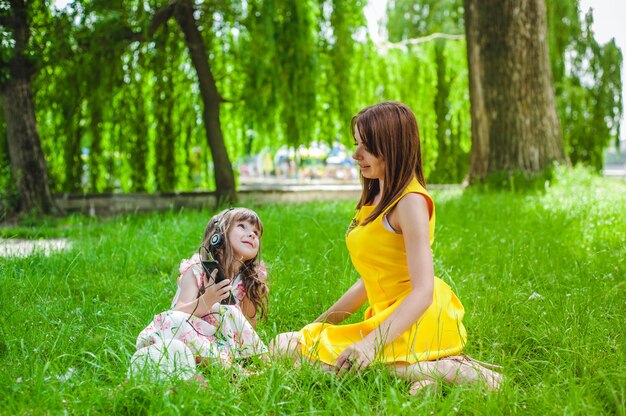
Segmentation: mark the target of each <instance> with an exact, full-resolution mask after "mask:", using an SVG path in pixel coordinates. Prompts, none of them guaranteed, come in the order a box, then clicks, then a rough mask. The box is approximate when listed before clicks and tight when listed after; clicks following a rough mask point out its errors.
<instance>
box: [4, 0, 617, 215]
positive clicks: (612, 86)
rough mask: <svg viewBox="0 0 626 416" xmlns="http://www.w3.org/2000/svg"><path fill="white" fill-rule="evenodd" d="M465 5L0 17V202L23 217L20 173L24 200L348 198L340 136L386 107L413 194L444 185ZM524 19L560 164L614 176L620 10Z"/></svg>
mask: <svg viewBox="0 0 626 416" xmlns="http://www.w3.org/2000/svg"><path fill="white" fill-rule="evenodd" d="M465 3H466V4H464V2H463V1H462V0H424V1H414V0H370V1H366V0H342V1H339V0H316V1H313V0H306V1H296V0H249V1H235V0H225V1H220V2H214V1H191V0H176V1H174V0H172V1H169V2H166V1H157V0H147V1H121V0H113V1H100V0H80V1H79V0H76V1H68V0H54V1H49V0H48V1H45V0H33V1H28V2H25V1H19V0H12V1H9V2H7V1H4V2H2V3H0V4H1V6H0V23H1V24H2V27H1V29H0V35H1V36H2V41H1V43H0V59H1V61H0V63H1V65H0V85H2V86H3V91H4V92H3V101H2V104H1V105H2V107H3V110H4V111H3V112H2V117H1V118H0V185H1V186H0V189H1V191H0V192H1V193H0V204H1V205H2V208H3V210H5V211H6V210H7V209H13V210H16V209H17V210H20V209H24V207H29V206H30V207H32V206H35V207H37V206H38V205H37V202H35V203H34V205H33V204H32V203H30V205H29V202H28V201H27V200H26V198H25V197H24V195H25V194H26V193H28V192H29V191H26V190H24V189H26V188H25V185H22V183H23V182H24V181H27V180H28V175H29V172H40V173H37V174H33V175H32V176H33V179H32V181H33V182H38V181H39V182H46V183H47V186H48V188H49V191H48V190H46V188H45V186H44V187H42V188H36V186H33V187H31V188H32V189H41V190H40V191H37V192H32V193H33V194H36V195H43V194H46V193H47V192H50V193H51V194H60V193H79V194H85V193H104V192H116V193H120V192H121V193H126V192H149V193H154V192H169V191H177V192H178V191H194V190H218V191H220V189H222V190H225V192H228V191H231V190H232V188H233V183H234V187H237V186H240V185H242V184H253V183H258V182H272V181H277V182H281V181H287V182H289V181H293V182H303V181H304V182H308V183H311V181H322V182H333V181H339V182H346V181H347V182H352V183H354V182H358V172H357V171H356V169H355V167H354V163H353V161H352V160H351V157H350V156H351V149H352V142H353V139H352V137H351V136H350V120H351V118H352V116H353V115H354V114H355V113H356V112H358V111H359V110H360V109H361V108H363V107H364V106H367V105H370V104H373V103H376V102H380V101H382V100H390V99H391V100H399V101H402V102H405V103H406V104H408V105H409V106H410V107H411V108H412V109H413V110H414V112H415V113H416V116H417V119H418V123H419V126H420V134H421V139H422V145H423V149H422V150H423V155H424V161H425V162H424V163H425V166H424V168H425V173H426V176H427V181H428V182H429V183H461V182H462V181H464V180H465V179H466V178H467V177H468V171H470V160H471V149H472V117H473V115H472V112H471V106H470V103H471V97H470V71H469V69H468V56H467V50H468V45H467V41H466V23H467V22H466V20H467V19H466V13H467V12H466V10H465V8H466V7H467V6H468V4H472V3H473V2H472V1H469V0H466V2H465ZM526 3H532V4H533V7H535V6H537V7H539V9H538V10H540V11H541V13H540V15H541V16H540V18H541V19H542V20H541V21H542V22H545V24H546V25H547V32H546V33H547V36H546V39H544V40H545V44H546V46H547V50H548V59H549V71H548V72H549V74H548V75H549V79H550V82H551V88H552V90H553V91H554V101H555V105H556V113H557V115H558V122H559V126H560V132H559V141H562V147H563V149H564V150H563V151H564V153H565V157H566V159H567V161H568V163H571V164H573V165H577V164H582V165H585V166H588V167H589V168H590V169H592V170H594V171H596V172H603V171H604V172H605V173H606V174H611V175H624V173H623V172H624V163H625V161H626V157H625V156H624V154H625V152H626V149H625V147H626V142H625V141H624V139H623V134H621V129H620V127H621V125H622V124H623V114H624V112H623V101H624V88H623V76H624V73H623V70H624V69H623V68H624V66H623V53H622V51H623V48H624V46H625V42H626V40H625V39H626V32H625V30H624V25H623V24H621V23H620V22H619V21H618V18H619V17H623V16H626V2H624V1H623V0H620V1H609V0H546V1H545V2H544V1H537V0H535V1H531V2H526ZM489 4H491V3H489ZM494 4H497V3H494ZM511 4H515V2H513V3H511ZM489 7H492V6H489V5H488V4H487V3H484V4H483V5H482V6H480V8H482V9H483V10H484V11H485V13H486V12H488V8H489ZM507 7H508V6H507ZM491 24H492V25H494V26H498V25H500V26H502V22H499V21H497V20H495V21H493V22H492V23H491ZM502 27H504V26H502ZM533 30H535V29H533ZM18 87H19V88H18ZM20 88H21V89H20ZM21 90H27V91H30V92H29V93H28V94H26V95H24V96H23V97H26V98H24V99H23V100H22V101H20V100H19V99H17V98H16V97H17V95H16V93H15V91H21ZM11 91H13V92H11ZM11 94H13V95H11ZM29 96H30V97H32V100H31V101H29V100H30V99H29V98H28V97H29ZM21 106H23V107H21ZM31 107H32V109H31ZM29 112H32V113H33V117H32V118H28V120H27V122H26V124H19V123H17V124H15V123H13V124H12V122H13V121H14V119H17V118H19V117H21V116H20V115H22V114H27V113H29ZM12 125H16V126H18V127H12ZM20 126H21V127H20ZM26 131H28V132H30V133H29V136H28V137H29V138H26V136H20V134H21V133H20V132H22V133H23V132H26ZM20 137H21V138H20ZM12 140H13V142H14V143H15V144H13V145H11V143H12ZM28 140H34V141H33V142H32V143H31V142H30V141H28ZM20 143H21V144H20ZM39 143H40V148H41V154H42V157H40V158H39V159H38V157H37V154H38V153H37V152H38V150H37V146H39ZM18 148H21V149H34V150H33V152H24V151H18V150H15V149H18ZM11 149H14V151H13V152H12V150H11ZM20 152H21V153H20ZM27 153H33V155H34V156H32V157H33V160H31V161H28V160H27V157H30V155H28V154H27ZM19 158H23V159H24V160H27V161H25V162H23V163H22V164H21V165H20V164H19V163H18V162H17V160H18V159H19ZM42 160H43V162H42ZM40 165H41V166H43V167H42V168H41V169H43V170H37V169H38V168H37V166H40ZM20 166H21V168H20ZM25 166H27V167H25ZM36 168H37V169H36ZM44 172H45V173H44ZM46 175H47V176H46ZM38 178H39V179H38ZM20 186H22V188H23V189H22V188H20ZM20 189H22V190H20ZM34 198H35V199H37V197H34ZM39 205H41V204H39ZM45 210H46V209H45V208H44V209H43V211H45Z"/></svg>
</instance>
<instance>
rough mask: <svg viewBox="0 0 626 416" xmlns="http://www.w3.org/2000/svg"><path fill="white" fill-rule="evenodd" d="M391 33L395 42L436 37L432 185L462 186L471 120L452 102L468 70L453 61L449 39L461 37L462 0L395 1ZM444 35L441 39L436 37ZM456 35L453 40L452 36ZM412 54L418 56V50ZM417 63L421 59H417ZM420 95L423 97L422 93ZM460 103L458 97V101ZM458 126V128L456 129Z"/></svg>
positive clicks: (390, 17) (389, 22) (391, 4)
mask: <svg viewBox="0 0 626 416" xmlns="http://www.w3.org/2000/svg"><path fill="white" fill-rule="evenodd" d="M387 15H388V20H387V31H388V33H389V40H390V41H391V42H400V41H406V40H407V39H409V38H423V39H425V38H426V37H427V36H433V39H432V41H431V42H432V49H433V55H434V58H433V60H434V62H433V64H434V68H435V69H436V95H435V97H434V100H433V103H432V108H433V109H434V111H435V116H436V125H435V128H434V135H435V136H436V140H437V157H436V163H435V169H434V171H433V172H432V173H431V174H430V175H429V177H428V180H429V182H433V181H434V182H443V183H455V182H456V183H458V182H461V181H462V180H463V177H464V176H465V175H466V173H467V165H468V162H467V160H468V152H467V151H464V150H463V146H462V145H461V140H462V137H461V136H462V135H461V133H460V130H465V127H466V126H462V122H461V120H462V119H465V120H467V119H468V118H469V115H468V113H469V110H468V109H467V110H466V109H464V110H466V111H463V112H462V113H461V112H456V113H455V112H454V111H453V109H452V108H451V107H452V103H451V99H453V98H455V97H454V96H453V95H452V90H453V88H454V81H455V78H457V77H459V76H463V77H464V78H466V76H465V73H464V72H465V71H466V68H465V67H464V65H463V66H460V65H455V64H456V62H454V60H453V59H451V58H450V55H451V54H454V52H455V51H454V50H452V48H451V47H450V44H449V41H448V39H446V38H450V37H453V36H455V35H457V34H458V33H459V32H460V31H461V30H462V28H463V7H462V2H461V0H445V1H442V0H424V1H421V2H419V3H416V2H415V1H413V0H392V1H390V2H389V3H388V5H387ZM436 35H440V36H441V37H438V38H436V37H434V36H436ZM451 35H452V36H451ZM409 53H411V54H412V55H417V52H416V51H415V49H414V48H410V49H409ZM415 59H417V58H415ZM420 94H423V93H422V92H420ZM456 98H457V99H458V97H456ZM455 122H456V125H455Z"/></svg>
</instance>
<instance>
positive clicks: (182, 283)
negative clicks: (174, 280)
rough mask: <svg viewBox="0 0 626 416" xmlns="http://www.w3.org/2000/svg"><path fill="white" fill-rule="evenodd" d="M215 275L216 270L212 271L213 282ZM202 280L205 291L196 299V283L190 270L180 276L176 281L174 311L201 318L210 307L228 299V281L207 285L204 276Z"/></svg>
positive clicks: (209, 310) (207, 312)
mask: <svg viewBox="0 0 626 416" xmlns="http://www.w3.org/2000/svg"><path fill="white" fill-rule="evenodd" d="M215 275H217V269H216V270H214V271H213V279H212V280H211V281H215ZM204 279H205V280H204V283H205V287H206V290H205V292H204V293H203V294H202V295H201V296H200V297H198V290H199V289H198V283H196V278H195V276H194V275H193V271H192V268H191V267H190V268H188V269H187V270H186V271H185V272H184V273H183V274H182V276H181V277H180V280H179V281H178V286H179V287H180V296H179V298H178V302H177V303H176V307H175V308H174V310H175V311H181V312H185V313H188V314H190V315H191V314H193V315H195V316H198V317H202V316H205V315H208V314H209V313H210V312H211V307H212V306H213V305H214V304H215V303H217V302H219V301H221V300H222V299H226V298H227V297H228V294H229V293H230V289H231V286H230V280H228V279H226V280H223V281H221V282H219V283H218V284H211V285H207V283H208V281H207V279H206V276H204Z"/></svg>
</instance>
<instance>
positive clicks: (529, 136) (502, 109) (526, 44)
mask: <svg viewBox="0 0 626 416" xmlns="http://www.w3.org/2000/svg"><path fill="white" fill-rule="evenodd" d="M464 8H465V34H466V39H467V57H468V64H469V74H470V100H471V115H472V152H471V160H470V171H469V181H470V183H476V182H483V181H485V180H487V179H488V178H489V177H491V176H493V175H500V174H505V175H507V176H510V175H514V174H517V173H523V174H524V175H530V176H534V175H537V174H540V173H542V172H544V171H545V170H546V169H549V168H550V166H551V165H552V164H553V163H554V162H557V163H566V157H565V153H564V149H563V138H562V135H561V128H560V125H559V120H558V117H557V112H556V105H555V97H554V90H553V84H552V71H551V68H550V64H549V61H548V44H547V23H546V5H545V2H544V0H483V1H478V0H464Z"/></svg>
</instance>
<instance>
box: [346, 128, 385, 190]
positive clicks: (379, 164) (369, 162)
mask: <svg viewBox="0 0 626 416" xmlns="http://www.w3.org/2000/svg"><path fill="white" fill-rule="evenodd" d="M354 145H355V146H356V149H355V150H354V153H353V154H352V159H354V160H355V161H356V163H357V164H358V165H359V168H360V169H361V175H363V177H364V178H368V179H385V162H384V161H383V159H382V158H379V157H376V156H374V155H373V154H371V153H370V152H369V151H368V150H367V147H365V144H364V143H363V141H362V140H361V136H360V135H359V129H358V128H355V129H354Z"/></svg>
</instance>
